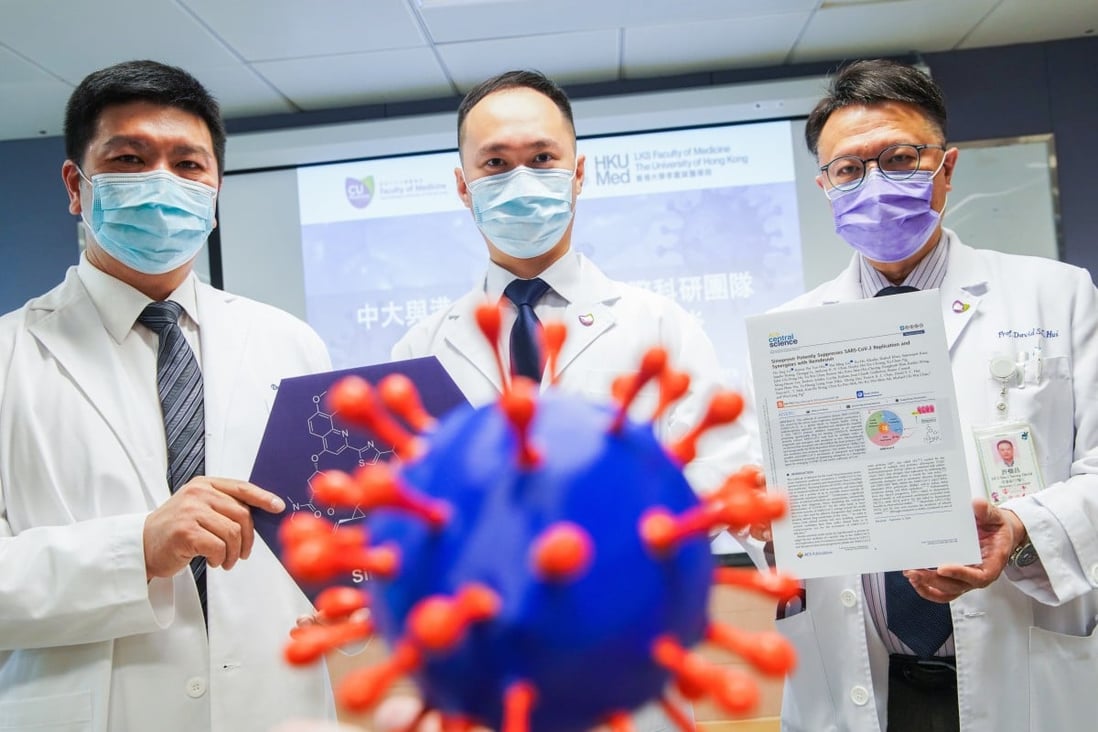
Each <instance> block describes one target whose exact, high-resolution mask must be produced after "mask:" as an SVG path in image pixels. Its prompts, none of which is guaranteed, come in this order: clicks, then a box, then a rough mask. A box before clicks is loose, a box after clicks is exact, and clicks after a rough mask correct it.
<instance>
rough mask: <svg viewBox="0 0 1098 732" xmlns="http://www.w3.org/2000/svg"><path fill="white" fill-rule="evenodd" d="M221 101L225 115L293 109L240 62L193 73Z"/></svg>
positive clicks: (269, 112) (279, 112)
mask: <svg viewBox="0 0 1098 732" xmlns="http://www.w3.org/2000/svg"><path fill="white" fill-rule="evenodd" d="M194 75H195V77H197V78H198V80H199V81H200V82H202V85H203V86H205V87H206V88H207V89H209V90H210V93H211V94H213V95H214V97H215V98H216V99H217V101H218V102H219V103H220V104H221V114H222V115H223V116H225V117H253V116H257V115H262V114H281V113H283V112H293V111H296V108H295V107H294V105H293V104H291V103H290V101H289V100H288V99H286V97H285V96H283V95H282V93H280V92H279V91H278V90H277V89H275V88H274V87H273V86H271V84H270V83H269V82H268V81H267V80H266V79H264V78H263V77H262V76H260V75H259V74H258V73H256V72H255V71H253V70H252V69H250V68H248V67H247V66H243V65H240V64H236V65H234V66H221V67H212V68H204V69H200V70H197V71H195V72H194Z"/></svg>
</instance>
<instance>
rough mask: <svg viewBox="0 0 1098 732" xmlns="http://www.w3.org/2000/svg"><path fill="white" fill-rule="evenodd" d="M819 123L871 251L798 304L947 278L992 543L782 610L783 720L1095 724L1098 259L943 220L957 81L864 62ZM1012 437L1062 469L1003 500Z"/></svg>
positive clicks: (845, 74)
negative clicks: (998, 477)
mask: <svg viewBox="0 0 1098 732" xmlns="http://www.w3.org/2000/svg"><path fill="white" fill-rule="evenodd" d="M806 138H807V143H808V147H809V149H810V150H811V151H812V152H813V153H814V154H816V156H817V159H818V161H819V171H820V172H819V175H818V177H817V182H818V184H819V186H820V188H821V189H822V191H823V193H824V194H825V195H826V196H827V198H828V199H829V201H830V204H831V208H832V212H833V214H834V218H835V229H836V231H837V232H838V234H839V235H840V236H841V237H842V238H843V239H844V240H845V241H846V242H847V243H849V244H850V246H851V247H853V248H854V249H855V254H854V256H853V258H852V259H851V262H850V265H849V266H848V267H847V268H846V270H845V271H843V272H842V273H841V274H840V275H839V276H838V277H836V278H835V279H834V280H832V281H830V282H827V283H825V284H823V285H821V286H820V287H818V288H816V289H815V290H813V291H811V292H809V293H807V294H805V295H803V296H801V297H799V298H797V299H796V300H794V301H793V302H791V303H788V304H787V305H786V306H784V307H787V308H804V307H813V306H826V305H827V304H828V303H834V302H842V301H851V300H857V299H862V298H871V297H875V296H878V295H892V294H901V295H902V293H904V292H909V291H911V290H913V289H918V290H925V289H937V290H938V292H939V293H940V297H941V307H942V313H943V316H944V318H945V324H946V333H947V337H948V340H949V348H950V361H951V364H952V367H953V377H954V381H955V384H956V393H957V400H958V409H959V414H960V418H961V427H962V430H961V435H960V439H962V440H964V443H965V449H966V456H967V466H968V471H969V477H970V483H971V486H972V493H973V506H974V511H975V517H976V523H977V528H978V532H979V538H980V548H981V555H982V557H983V561H982V562H981V563H980V564H977V565H971V566H959V565H951V566H940V567H938V568H936V569H916V570H908V571H906V572H903V573H899V572H890V573H886V574H877V575H862V576H844V577H827V578H821V579H813V580H808V581H807V582H806V583H805V609H804V610H803V611H802V612H799V613H797V614H793V615H789V616H786V617H784V618H782V619H780V620H779V621H778V628H779V630H780V631H781V632H782V633H783V634H785V635H786V636H787V637H788V638H789V639H790V640H792V641H793V642H794V644H795V645H796V647H797V652H798V668H797V671H796V672H795V673H794V674H793V675H792V676H791V677H790V678H789V680H788V682H787V684H786V689H785V695H784V698H783V710H782V729H783V730H789V731H793V730H803V731H805V732H808V731H812V732H815V731H816V730H825V729H826V730H847V731H849V732H882V731H883V730H887V731H888V732H904V731H906V730H918V732H926V731H927V730H934V731H938V730H965V731H966V732H992V731H993V730H994V731H995V732H1004V731H1005V732H1011V731H1017V732H1023V731H1027V730H1080V729H1092V728H1093V726H1094V719H1095V716H1096V714H1098V703H1096V701H1095V694H1094V690H1095V689H1098V636H1095V635H1093V631H1094V629H1095V625H1096V623H1098V593H1096V592H1095V587H1098V531H1095V524H1096V519H1098V291H1096V290H1095V287H1094V284H1093V282H1092V280H1091V277H1090V275H1089V274H1088V273H1087V272H1086V271H1085V270H1082V269H1079V268H1077V267H1072V266H1069V265H1066V264H1062V263H1060V262H1056V261H1051V260H1047V259H1041V258H1037V257H1022V256H1012V255H1006V254H1001V253H999V252H995V251H990V250H980V249H972V248H970V247H968V246H966V245H965V244H963V243H961V241H960V239H959V238H958V237H957V235H956V234H955V233H953V232H952V231H950V230H949V229H946V228H943V226H942V215H943V212H944V211H945V210H946V199H947V195H948V194H949V191H950V189H951V186H952V179H953V173H954V170H955V169H956V166H957V164H958V157H959V155H958V150H957V148H955V147H950V146H949V145H947V143H946V109H945V103H944V99H943V97H942V93H941V90H940V89H939V88H938V87H937V85H935V84H934V82H933V81H931V80H930V79H929V78H928V77H927V76H926V75H925V74H923V73H922V72H921V71H919V70H918V69H915V68H912V67H910V66H904V65H900V64H895V63H892V62H888V61H880V60H877V61H859V62H856V63H853V64H850V65H849V66H847V67H845V68H844V69H842V70H841V71H840V72H839V73H838V74H837V76H836V77H835V78H834V80H833V81H832V84H831V86H830V88H829V90H828V93H827V96H825V97H824V98H823V99H822V100H821V101H820V102H819V104H817V106H816V108H815V109H814V110H813V112H812V114H811V115H810V116H809V118H808V123H807V127H806ZM988 244H990V245H994V242H988ZM1004 440H1009V441H1011V442H1012V443H1013V444H1014V445H1017V446H1020V447H1019V449H1023V450H1028V451H1029V452H1028V453H1027V454H1028V456H1029V457H1028V458H1027V459H1029V460H1031V464H1033V465H1038V466H1039V469H1040V471H1039V472H1040V474H1041V475H1042V476H1043V479H1044V484H1043V486H1042V487H1039V489H1038V490H1037V491H1030V492H1027V493H1026V495H1024V496H1021V497H1019V498H1012V499H1010V500H1004V501H1003V502H1002V503H1001V504H1000V505H998V506H996V505H992V504H990V503H989V502H988V501H987V500H986V495H987V493H986V492H985V486H990V485H991V481H990V480H989V479H988V478H989V476H987V475H986V474H985V471H986V470H996V471H999V472H1001V471H1000V466H998V465H994V464H992V463H993V462H994V461H987V460H985V461H981V459H980V454H981V452H986V453H987V454H989V455H990V454H993V451H994V446H995V445H996V444H997V443H998V442H1000V441H1004ZM985 465H991V467H990V468H988V467H985ZM1035 472H1036V471H1035ZM768 533H769V532H768V527H756V528H755V529H754V530H753V536H755V538H757V539H766V538H768ZM906 613H910V615H909V618H913V620H910V619H909V620H907V621H906V622H905V621H904V620H903V617H904V616H905V614H906Z"/></svg>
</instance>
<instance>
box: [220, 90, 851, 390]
mask: <svg viewBox="0 0 1098 732" xmlns="http://www.w3.org/2000/svg"><path fill="white" fill-rule="evenodd" d="M822 87H823V80H822V79H819V78H813V79H795V80H785V81H778V82H765V83H762V84H759V85H735V86H726V87H708V88H703V89H692V90H681V91H672V92H660V93H651V94H636V95H623V96H616V97H604V98H597V99H582V100H578V101H576V102H575V103H574V105H573V108H574V115H575V122H576V128H577V132H578V134H579V140H578V143H577V148H578V150H577V151H578V153H579V155H582V156H584V158H585V160H586V167H585V177H584V183H583V190H582V193H581V194H580V196H579V199H578V201H577V203H576V211H575V225H574V229H573V236H572V247H573V249H574V250H576V251H578V252H581V253H583V254H584V255H586V256H587V257H588V258H590V259H591V260H592V261H593V262H594V263H595V264H596V265H597V266H598V267H600V268H601V269H602V270H603V271H604V272H606V274H607V275H609V276H610V277H612V278H614V279H617V280H621V281H624V282H628V283H630V284H632V285H635V286H637V287H641V288H644V289H648V290H652V291H654V292H659V293H661V294H663V295H665V296H667V297H668V298H670V299H672V300H674V301H675V302H677V303H678V304H679V305H681V306H682V307H683V308H685V309H686V310H687V311H688V312H689V313H691V314H692V315H694V316H695V317H696V318H697V319H698V320H699V322H700V323H701V325H702V326H703V327H704V329H705V330H706V332H707V333H708V334H709V336H710V338H711V339H712V341H713V344H714V346H715V347H716V350H717V353H718V355H719V357H720V360H721V363H722V365H723V366H724V368H725V369H726V370H727V372H728V373H727V376H728V379H729V383H730V384H731V385H732V386H741V385H742V372H743V368H744V365H745V364H746V352H745V348H744V343H745V333H744V326H743V320H744V317H745V316H747V315H750V314H754V313H758V312H762V311H764V310H766V309H768V308H771V307H774V306H776V305H778V304H780V303H783V302H785V301H787V300H789V299H790V298H792V297H794V296H796V295H798V294H800V293H801V292H803V291H804V290H805V289H806V288H809V287H814V286H815V285H817V284H819V283H820V282H822V281H824V280H826V279H830V278H831V277H834V276H835V274H836V273H837V272H839V271H840V270H841V269H842V268H843V267H844V266H845V265H846V263H847V262H848V261H849V260H850V248H849V247H848V246H846V245H845V244H843V243H842V242H841V241H840V240H839V239H838V237H836V236H835V234H834V230H833V225H832V222H831V216H830V209H829V206H828V203H827V200H826V198H825V197H824V196H823V194H822V192H821V191H820V190H819V188H818V187H817V185H816V174H817V173H818V163H817V162H816V161H815V159H814V157H813V156H812V155H811V154H810V153H809V152H808V151H807V149H806V148H805V145H804V141H803V140H804V125H805V123H804V117H805V116H806V115H807V113H808V111H809V110H811V108H812V105H813V104H814V103H815V101H816V99H818V97H819V94H820V91H821V89H822ZM459 166H460V162H459V159H458V154H457V150H456V131H455V115H454V114H437V115H425V116H422V117H410V118H402V119H397V118H393V119H384V120H373V121H367V122H361V123H346V124H342V125H330V126H327V127H317V128H293V129H288V130H275V131H270V132H261V133H249V134H243V135H234V136H232V137H230V139H229V142H228V162H227V166H226V176H225V180H224V185H223V187H222V191H221V196H220V203H219V212H218V221H219V232H220V237H221V247H220V256H221V270H222V273H223V285H224V287H225V289H227V290H229V291H231V292H235V293H239V294H241V295H246V296H248V297H252V298H255V299H258V300H261V301H264V302H269V303H271V304H273V305H276V306H278V307H280V308H282V309H284V310H287V311H289V312H291V313H293V314H295V315H297V316H298V317H300V318H302V319H304V320H306V321H307V322H309V323H310V324H311V325H312V326H313V327H314V328H315V329H316V330H317V331H318V332H319V333H320V334H321V336H322V337H323V339H324V341H325V342H326V343H327V345H328V347H329V349H330V350H331V355H332V359H333V362H334V364H335V366H336V367H337V368H344V367H352V366H358V365H365V364H371V363H378V362H382V361H386V360H388V358H389V353H390V349H391V348H392V346H393V344H394V343H396V342H397V340H398V339H399V338H400V337H401V336H402V335H404V333H406V332H407V330H408V328H410V327H412V326H414V325H415V324H416V323H418V322H420V321H422V320H423V319H424V318H428V317H430V315H431V314H432V313H434V312H436V311H438V310H440V309H441V308H444V307H446V305H447V304H448V303H450V302H451V301H453V300H454V299H456V298H457V297H460V296H461V295H462V294H463V293H465V292H467V291H469V290H470V289H472V288H476V287H479V286H482V285H483V281H484V273H485V266H486V262H487V257H488V252H487V248H486V246H485V243H484V239H483V237H482V236H481V235H480V232H479V231H478V230H477V228H476V225H475V224H474V222H473V217H472V214H471V213H470V212H469V210H468V209H466V208H465V206H464V205H463V203H462V201H461V199H460V198H459V196H458V194H457V188H456V183H455V177H454V170H455V168H458V167H459Z"/></svg>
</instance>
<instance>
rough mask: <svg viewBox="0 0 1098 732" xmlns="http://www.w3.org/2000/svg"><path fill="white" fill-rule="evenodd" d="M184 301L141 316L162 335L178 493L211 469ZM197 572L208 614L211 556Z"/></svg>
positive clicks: (159, 376)
mask: <svg viewBox="0 0 1098 732" xmlns="http://www.w3.org/2000/svg"><path fill="white" fill-rule="evenodd" d="M182 313H183V306H182V305H180V304H179V303H177V302H172V301H170V300H167V301H163V302H154V303H150V304H149V305H148V306H147V307H146V308H145V309H144V310H143V311H142V312H141V315H139V316H138V318H137V321H138V322H139V323H141V324H142V325H144V326H146V327H147V328H149V329H150V330H152V331H153V332H155V333H156V334H157V335H158V336H159V337H160V347H159V349H158V350H157V355H156V389H157V392H158V393H159V394H160V408H161V410H162V411H163V413H164V434H165V436H166V438H167V444H168V487H169V488H170V489H171V492H172V493H175V492H176V491H177V490H179V489H180V488H181V487H182V486H183V485H185V484H186V483H187V481H189V480H190V479H191V478H193V477H195V476H196V475H203V474H204V473H205V471H206V439H205V415H204V409H203V404H202V370H201V369H200V368H199V366H198V359H196V358H195V357H194V351H192V350H191V347H190V346H189V345H187V339H186V338H184V337H183V331H182V330H180V328H179V316H180V315H181V314H182ZM191 572H192V573H193V574H194V581H195V585H196V586H197V587H198V599H199V601H201V603H202V616H203V617H206V558H205V557H202V556H196V557H194V558H193V559H192V560H191Z"/></svg>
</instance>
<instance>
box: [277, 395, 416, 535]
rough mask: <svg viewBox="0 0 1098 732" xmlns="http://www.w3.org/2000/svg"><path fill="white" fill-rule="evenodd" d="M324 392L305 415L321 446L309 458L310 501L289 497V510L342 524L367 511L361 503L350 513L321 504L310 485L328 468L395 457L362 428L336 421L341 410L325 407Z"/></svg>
mask: <svg viewBox="0 0 1098 732" xmlns="http://www.w3.org/2000/svg"><path fill="white" fill-rule="evenodd" d="M325 394H327V392H321V393H320V394H316V395H314V396H313V398H312V401H313V408H314V412H313V414H311V415H309V417H308V418H307V419H306V428H307V429H308V430H309V434H310V435H312V436H313V437H315V438H317V440H319V447H320V449H319V450H318V451H317V452H314V453H313V454H312V455H311V456H310V458H309V459H310V460H312V463H313V469H312V472H311V474H310V475H309V485H310V489H309V501H308V502H306V503H300V502H295V501H293V500H290V501H289V504H290V510H291V511H292V512H294V513H297V512H299V511H308V512H310V513H312V514H313V515H314V516H316V517H317V518H326V519H328V520H329V521H332V522H334V523H335V524H336V525H342V524H345V523H349V522H357V521H359V520H360V519H363V518H365V517H366V514H365V513H363V512H362V510H361V509H360V508H359V507H358V506H355V508H354V510H353V511H351V512H349V513H348V512H346V511H345V510H344V511H339V510H337V509H336V508H334V507H332V506H321V505H320V504H319V503H318V502H317V501H316V499H315V497H314V495H313V490H312V487H311V486H312V484H313V480H314V479H315V478H316V477H317V476H318V475H320V473H321V472H322V471H325V470H333V469H339V470H344V471H351V470H354V468H357V467H362V466H364V465H373V464H374V463H378V462H389V461H390V460H395V459H396V458H395V456H394V455H393V448H392V447H390V446H387V445H384V444H382V443H379V442H377V441H375V440H374V439H373V438H371V437H369V436H367V435H363V434H362V431H361V430H353V431H352V430H348V429H346V428H344V427H342V426H340V425H339V424H337V422H336V420H335V417H336V415H337V414H338V412H334V411H333V412H327V411H325V402H324V396H325ZM337 514H340V515H337Z"/></svg>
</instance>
